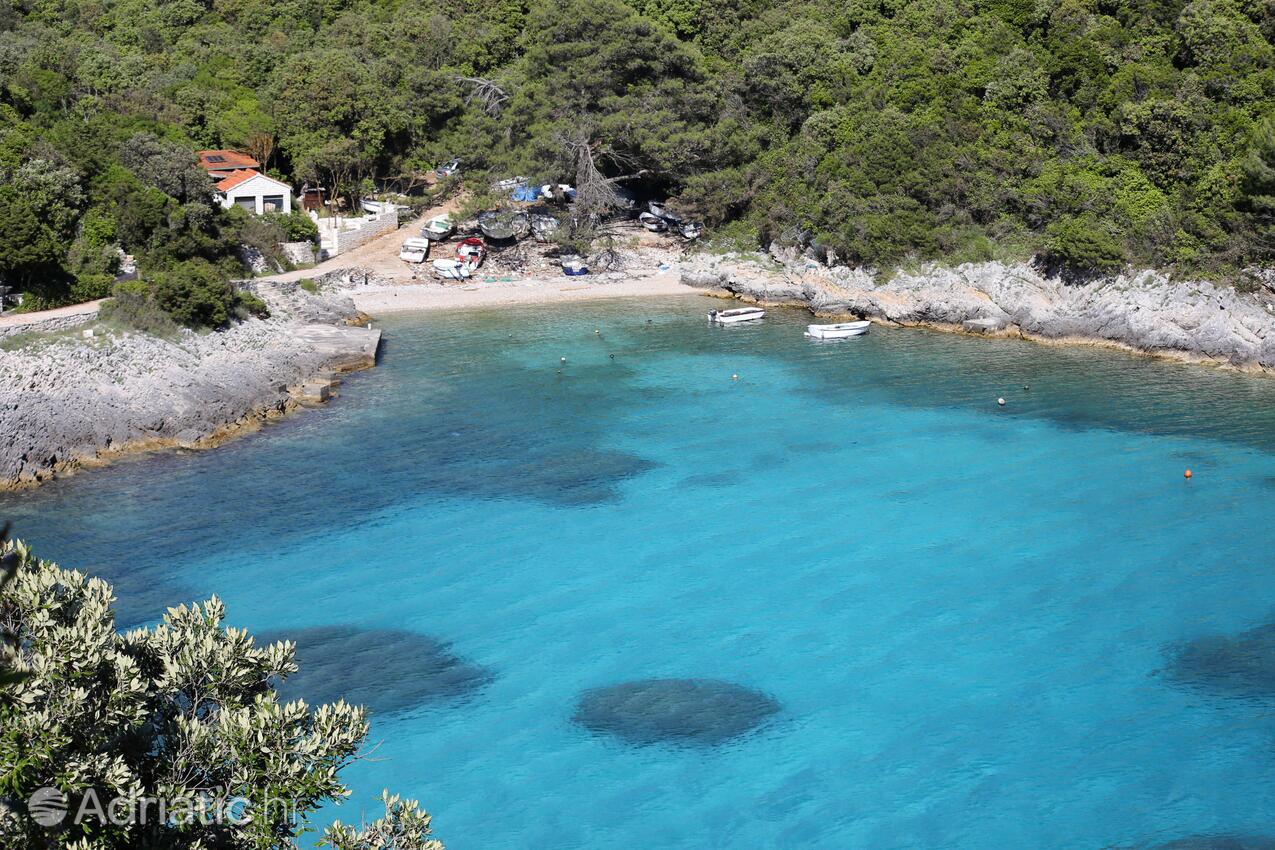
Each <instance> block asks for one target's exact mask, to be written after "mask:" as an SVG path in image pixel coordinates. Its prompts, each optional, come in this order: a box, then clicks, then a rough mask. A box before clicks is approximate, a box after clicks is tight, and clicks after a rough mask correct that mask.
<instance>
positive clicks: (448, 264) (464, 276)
mask: <svg viewBox="0 0 1275 850" xmlns="http://www.w3.org/2000/svg"><path fill="white" fill-rule="evenodd" d="M434 274H436V275H438V276H439V277H441V278H442V279H443V280H468V279H469V277H470V275H472V274H473V271H472V270H471V266H470V265H469V263H466V262H462V261H460V260H435V261H434Z"/></svg>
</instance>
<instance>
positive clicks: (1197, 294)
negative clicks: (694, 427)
mask: <svg viewBox="0 0 1275 850" xmlns="http://www.w3.org/2000/svg"><path fill="white" fill-rule="evenodd" d="M301 280H302V278H301V277H300V276H299V274H298V273H290V274H287V275H282V276H279V278H278V279H263V280H260V281H250V282H246V283H245V284H244V285H245V286H246V287H248V288H249V289H250V290H251V291H254V292H256V293H258V294H260V295H261V296H262V297H264V298H265V299H266V301H267V302H268V303H269V304H270V305H271V307H272V309H273V310H274V315H273V317H272V318H271V319H270V320H268V321H264V322H263V321H257V320H253V321H247V322H245V323H243V324H242V325H238V326H234V327H232V328H230V329H229V330H227V331H223V332H218V333H213V334H205V335H197V334H191V333H189V332H187V334H186V336H185V337H183V339H182V340H181V341H177V340H170V341H165V340H158V339H153V338H148V337H146V336H145V335H140V334H127V333H125V334H123V335H121V334H120V333H119V332H118V330H112V329H109V328H108V329H106V331H105V333H103V332H102V330H101V329H99V330H98V331H89V333H90V334H96V336H94V337H92V338H90V339H87V340H85V339H80V338H79V336H78V335H79V333H80V330H79V327H75V328H73V329H72V330H70V331H64V332H62V334H61V336H60V338H58V335H57V334H53V335H52V336H53V338H52V339H50V340H48V341H47V342H39V343H37V344H35V345H30V344H29V345H28V346H27V347H26V348H23V347H21V346H19V347H16V348H13V349H12V350H11V351H10V352H8V353H4V352H0V387H2V388H3V389H4V395H5V396H6V397H7V396H13V397H14V398H20V399H21V401H20V402H18V403H14V404H12V405H6V406H0V425H3V426H4V434H5V442H4V443H3V444H0V490H4V489H20V488H25V487H30V486H33V485H36V484H39V483H42V482H43V481H46V480H48V479H49V478H50V477H51V476H53V475H56V474H66V473H70V472H74V471H75V470H77V469H80V468H85V467H96V466H102V465H104V464H106V463H109V462H111V461H112V460H114V459H116V458H118V457H120V456H121V455H125V454H133V453H137V452H148V451H154V450H157V449H171V448H183V449H206V448H213V447H216V446H220V445H221V444H223V443H224V442H226V441H227V440H229V439H233V438H234V437H236V436H239V435H241V434H244V433H249V432H252V431H254V430H256V429H258V428H259V427H260V426H261V425H262V424H263V423H266V422H270V421H273V420H275V419H278V418H280V417H281V416H284V415H286V414H289V413H291V412H294V411H296V410H297V409H298V408H299V407H301V406H304V405H307V404H315V403H321V402H323V401H325V400H326V399H327V398H328V396H329V394H331V393H332V391H333V389H334V388H335V387H336V384H337V383H339V380H338V379H337V375H339V374H340V373H342V372H345V371H349V370H350V369H360V368H368V367H370V366H372V365H375V362H376V351H377V349H378V347H379V344H380V331H379V330H378V331H376V332H375V333H371V332H363V331H360V329H358V328H353V327H350V325H351V324H363V323H366V322H367V320H368V317H369V316H388V315H396V314H402V313H406V314H411V313H415V312H434V311H440V310H441V311H453V310H462V311H463V310H472V309H481V308H503V309H509V310H515V311H517V310H523V309H527V308H528V307H530V306H534V305H555V304H570V303H577V302H590V301H597V300H607V299H615V298H641V297H647V298H651V297H661V298H677V297H680V296H686V295H693V294H695V293H697V292H698V293H705V294H711V295H717V296H719V297H727V298H740V299H742V300H744V301H746V302H750V303H760V304H768V305H788V306H799V307H804V308H806V309H807V310H809V311H810V313H811V314H813V315H815V316H835V317H843V316H867V317H870V318H872V319H873V321H875V322H877V323H878V324H886V325H893V326H896V327H913V328H930V329H934V330H941V331H946V332H956V333H960V334H969V335H976V336H982V337H992V338H1017V339H1023V340H1031V341H1034V342H1040V343H1048V344H1050V345H1053V346H1058V345H1062V346H1081V347H1088V346H1100V347H1104V348H1111V349H1118V350H1122V351H1124V352H1127V353H1131V354H1138V355H1150V356H1153V357H1159V358H1165V359H1170V360H1177V361H1183V362H1186V363H1193V364H1206V365H1211V366H1221V367H1225V368H1228V369H1235V370H1239V371H1243V372H1251V373H1268V372H1270V370H1271V369H1272V368H1273V364H1275V313H1273V311H1275V298H1272V296H1271V294H1270V293H1269V292H1267V291H1266V290H1264V289H1263V290H1260V291H1258V292H1255V293H1248V294H1243V293H1239V292H1237V291H1235V290H1233V289H1223V288H1217V287H1214V286H1213V285H1211V284H1208V283H1203V282H1172V281H1169V280H1168V279H1166V278H1164V277H1162V276H1159V275H1157V274H1155V273H1154V272H1149V271H1148V272H1143V273H1142V274H1139V275H1135V276H1133V277H1130V278H1124V277H1121V278H1115V279H1110V280H1104V281H1100V282H1097V283H1091V284H1085V285H1069V284H1065V283H1063V282H1062V281H1061V280H1059V279H1057V278H1047V277H1043V276H1041V275H1040V274H1039V273H1038V272H1037V271H1036V270H1034V269H1032V268H1030V267H1028V266H1004V265H1001V264H998V263H984V264H973V265H966V266H961V267H958V268H941V267H931V268H926V269H922V270H921V271H919V272H917V273H915V274H907V273H902V272H899V273H896V274H894V275H892V276H891V277H889V279H887V280H884V281H882V280H879V279H878V278H877V277H876V276H873V275H871V274H869V273H867V272H865V271H863V270H858V269H855V270H851V269H846V268H837V267H834V268H828V267H825V266H822V265H820V264H818V263H816V262H813V261H811V260H810V259H809V258H807V257H804V256H802V255H800V254H797V253H795V252H787V253H784V252H777V253H776V254H775V255H773V256H770V255H763V254H751V255H725V256H718V255H712V254H705V253H700V254H690V255H686V256H682V257H680V258H679V257H677V256H675V255H673V254H672V253H670V252H666V251H652V250H650V249H649V248H647V249H644V250H642V251H639V252H635V253H634V254H633V255H631V256H630V257H629V258H628V263H627V269H626V271H624V272H613V273H609V274H606V275H597V276H594V277H593V278H590V279H588V280H589V282H588V283H576V282H574V281H573V280H572V279H569V278H564V277H561V276H556V277H555V276H550V275H545V274H543V273H542V274H534V275H528V276H525V277H508V278H494V277H490V276H489V278H488V279H484V280H481V281H475V282H473V283H469V284H465V285H451V286H447V285H440V284H437V283H420V282H417V281H415V280H414V279H412V278H405V277H404V275H403V274H402V270H401V269H399V270H398V272H395V271H394V270H393V269H392V268H379V267H378V269H377V270H376V271H375V272H373V271H370V270H367V269H361V268H354V269H344V268H338V269H335V270H332V271H329V272H326V273H324V274H323V275H322V276H320V277H318V278H317V279H316V280H315V282H314V283H312V284H309V285H310V286H311V287H312V288H313V290H314V291H313V292H311V291H308V290H305V289H303V288H302V287H301V285H300V282H301ZM54 315H55V318H54V320H53V323H54V326H55V327H57V326H58V325H57V323H59V322H62V321H64V320H63V319H62V318H61V316H60V315H58V314H56V313H55V314H54ZM79 321H82V320H79ZM46 336H48V335H46Z"/></svg>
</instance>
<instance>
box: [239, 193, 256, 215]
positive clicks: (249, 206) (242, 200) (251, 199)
mask: <svg viewBox="0 0 1275 850" xmlns="http://www.w3.org/2000/svg"><path fill="white" fill-rule="evenodd" d="M235 204H236V206H241V207H243V208H244V209H246V210H247V211H248V212H254V213H255V212H256V211H257V198H256V196H255V195H240V196H239V197H238V198H235Z"/></svg>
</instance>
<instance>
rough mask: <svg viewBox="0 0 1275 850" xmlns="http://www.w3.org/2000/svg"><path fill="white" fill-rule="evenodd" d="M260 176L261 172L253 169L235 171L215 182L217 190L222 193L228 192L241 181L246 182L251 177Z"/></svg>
mask: <svg viewBox="0 0 1275 850" xmlns="http://www.w3.org/2000/svg"><path fill="white" fill-rule="evenodd" d="M260 176H262V175H261V172H259V171H253V170H251V169H245V170H244V171H236V172H235V173H234V174H231V175H230V176H229V177H227V178H226V179H224V180H222V181H221V182H219V183H218V184H217V191H218V192H222V193H225V192H229V191H230V190H231V189H233V188H235V187H236V186H238V185H240V184H241V183H247V182H248V181H249V180H251V179H252V178H254V177H260Z"/></svg>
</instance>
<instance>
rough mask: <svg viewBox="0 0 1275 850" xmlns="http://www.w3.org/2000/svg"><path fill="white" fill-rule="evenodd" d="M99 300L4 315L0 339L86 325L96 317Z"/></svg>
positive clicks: (0, 328) (100, 303)
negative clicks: (68, 306) (73, 305)
mask: <svg viewBox="0 0 1275 850" xmlns="http://www.w3.org/2000/svg"><path fill="white" fill-rule="evenodd" d="M101 306H102V302H101V301H91V302H89V303H87V304H78V305H76V306H75V307H73V308H68V309H60V310H46V311H44V313H30V314H28V315H24V314H21V313H17V314H14V315H13V316H6V317H5V318H4V320H3V321H2V322H0V339H4V338H5V337H9V336H17V335H18V334H28V333H53V332H55V331H64V330H68V329H70V328H74V327H78V326H79V325H86V324H88V323H89V322H91V321H93V320H94V319H96V318H97V313H98V310H99V309H100V308H101Z"/></svg>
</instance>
